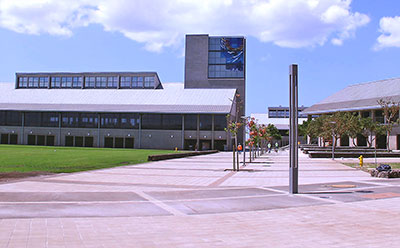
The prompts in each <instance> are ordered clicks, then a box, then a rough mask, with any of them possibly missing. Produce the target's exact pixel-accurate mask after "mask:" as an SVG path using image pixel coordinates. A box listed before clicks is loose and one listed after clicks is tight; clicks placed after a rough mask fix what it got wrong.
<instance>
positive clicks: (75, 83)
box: [72, 77, 83, 88]
mask: <svg viewBox="0 0 400 248" xmlns="http://www.w3.org/2000/svg"><path fill="white" fill-rule="evenodd" d="M82 81H83V78H82V77H73V78H72V87H73V88H82Z"/></svg>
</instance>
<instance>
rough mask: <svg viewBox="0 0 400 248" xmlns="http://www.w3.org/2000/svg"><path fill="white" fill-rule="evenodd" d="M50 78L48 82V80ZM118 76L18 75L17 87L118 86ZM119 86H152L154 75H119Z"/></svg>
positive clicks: (100, 87)
mask: <svg viewBox="0 0 400 248" xmlns="http://www.w3.org/2000/svg"><path fill="white" fill-rule="evenodd" d="M49 79H50V82H49ZM118 84H119V79H118V77H115V76H112V77H92V76H90V77H89V76H88V77H85V80H84V77H82V76H77V77H51V78H50V77H18V88H49V85H50V88H78V89H80V88H98V89H105V88H111V89H116V88H118ZM120 86H121V88H154V87H155V78H154V77H137V76H135V77H121V83H120Z"/></svg>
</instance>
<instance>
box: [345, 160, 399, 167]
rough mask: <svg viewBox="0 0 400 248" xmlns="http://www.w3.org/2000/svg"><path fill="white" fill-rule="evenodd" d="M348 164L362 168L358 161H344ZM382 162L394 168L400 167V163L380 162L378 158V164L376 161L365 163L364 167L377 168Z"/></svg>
mask: <svg viewBox="0 0 400 248" xmlns="http://www.w3.org/2000/svg"><path fill="white" fill-rule="evenodd" d="M343 164H345V165H347V166H350V167H353V168H360V165H359V164H358V163H343ZM380 164H388V165H390V167H392V169H400V163H380V162H379V159H378V163H377V165H376V164H375V163H364V165H363V167H364V168H376V167H377V166H379V165H380Z"/></svg>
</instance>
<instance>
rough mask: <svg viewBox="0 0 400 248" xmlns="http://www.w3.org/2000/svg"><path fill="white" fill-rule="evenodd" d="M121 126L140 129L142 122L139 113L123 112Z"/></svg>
mask: <svg viewBox="0 0 400 248" xmlns="http://www.w3.org/2000/svg"><path fill="white" fill-rule="evenodd" d="M120 122H121V128H133V129H138V128H139V123H140V116H139V114H121V115H120Z"/></svg>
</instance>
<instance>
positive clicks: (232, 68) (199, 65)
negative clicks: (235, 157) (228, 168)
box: [184, 34, 246, 143]
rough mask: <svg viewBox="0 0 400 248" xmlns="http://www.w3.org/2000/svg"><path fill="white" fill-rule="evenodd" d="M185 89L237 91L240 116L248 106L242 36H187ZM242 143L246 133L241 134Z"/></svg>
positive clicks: (244, 46) (243, 39) (244, 47)
mask: <svg viewBox="0 0 400 248" xmlns="http://www.w3.org/2000/svg"><path fill="white" fill-rule="evenodd" d="M184 84H185V88H225V89H226V88H229V89H232V88H234V89H237V93H238V94H239V95H238V99H236V101H237V102H238V103H239V104H238V105H239V117H240V116H245V114H246V112H245V107H246V39H245V37H243V36H209V35H207V34H200V35H186V47H185V82H184ZM238 136H239V137H238V140H239V142H240V143H241V142H242V141H243V132H240V135H238Z"/></svg>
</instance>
